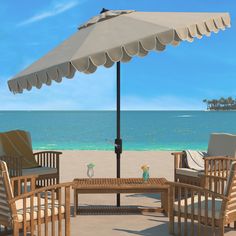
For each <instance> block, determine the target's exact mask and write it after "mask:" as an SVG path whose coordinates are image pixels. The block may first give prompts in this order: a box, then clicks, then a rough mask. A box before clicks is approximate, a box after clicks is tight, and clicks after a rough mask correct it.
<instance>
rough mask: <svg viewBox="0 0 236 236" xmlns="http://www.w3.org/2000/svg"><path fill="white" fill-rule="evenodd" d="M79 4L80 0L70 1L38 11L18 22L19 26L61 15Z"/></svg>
mask: <svg viewBox="0 0 236 236" xmlns="http://www.w3.org/2000/svg"><path fill="white" fill-rule="evenodd" d="M78 4H79V2H78V1H70V2H66V3H59V4H56V5H54V6H53V7H52V8H51V9H50V10H47V11H44V12H41V13H38V14H36V15H34V16H32V17H31V18H29V19H27V20H25V21H22V22H20V23H19V24H18V26H24V25H28V24H31V23H34V22H37V21H41V20H43V19H46V18H48V17H52V16H56V15H59V14H61V13H63V12H65V11H68V10H69V9H71V8H73V7H75V6H77V5H78Z"/></svg>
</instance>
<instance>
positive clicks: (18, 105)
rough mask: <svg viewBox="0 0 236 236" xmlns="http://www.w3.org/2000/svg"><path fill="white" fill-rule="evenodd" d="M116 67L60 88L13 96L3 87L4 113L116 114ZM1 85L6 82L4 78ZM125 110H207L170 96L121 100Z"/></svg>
mask: <svg viewBox="0 0 236 236" xmlns="http://www.w3.org/2000/svg"><path fill="white" fill-rule="evenodd" d="M115 72H116V71H115V67H112V68H110V69H105V68H103V67H99V68H98V70H97V71H96V73H94V74H91V75H85V74H82V73H77V74H76V75H75V77H74V79H71V80H68V79H64V80H63V81H62V82H61V83H60V84H57V83H55V82H54V83H53V84H52V85H51V86H46V85H44V86H43V88H41V89H40V90H39V89H36V88H34V89H32V90H31V91H25V92H24V93H23V94H17V95H13V94H11V93H10V92H9V90H8V88H7V84H6V83H1V85H2V86H0V101H1V102H0V110H115V109H116V73H115ZM1 81H6V78H2V80H1ZM121 109H122V110H199V109H205V105H204V104H203V103H202V101H201V99H198V98H189V97H179V96H175V95H170V94H166V95H164V96H155V97H152V98H150V97H149V98H148V97H145V96H139V95H134V96H131V95H123V96H121Z"/></svg>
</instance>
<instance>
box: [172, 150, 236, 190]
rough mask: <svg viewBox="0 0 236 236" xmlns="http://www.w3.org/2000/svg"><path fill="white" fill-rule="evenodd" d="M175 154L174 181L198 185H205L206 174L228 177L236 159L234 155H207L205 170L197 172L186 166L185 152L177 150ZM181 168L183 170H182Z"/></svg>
mask: <svg viewBox="0 0 236 236" xmlns="http://www.w3.org/2000/svg"><path fill="white" fill-rule="evenodd" d="M173 155H174V181H175V182H180V183H186V184H191V185H196V186H201V187H204V186H205V176H206V175H211V176H220V177H227V176H228V175H229V170H230V165H231V163H232V162H233V161H235V160H236V159H235V158H233V157H223V156H217V157H205V158H204V171H200V172H197V171H195V170H191V169H188V168H186V167H185V166H184V163H185V162H184V161H183V158H184V153H183V152H176V153H173ZM180 170H181V171H180Z"/></svg>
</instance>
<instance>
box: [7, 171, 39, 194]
mask: <svg viewBox="0 0 236 236" xmlns="http://www.w3.org/2000/svg"><path fill="white" fill-rule="evenodd" d="M37 177H38V175H28V176H18V177H12V178H10V181H11V186H12V191H13V193H14V196H15V197H16V196H19V195H21V194H23V193H27V192H29V191H34V190H35V183H36V179H37ZM28 184H30V188H28V187H29V185H28Z"/></svg>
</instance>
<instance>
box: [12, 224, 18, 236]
mask: <svg viewBox="0 0 236 236" xmlns="http://www.w3.org/2000/svg"><path fill="white" fill-rule="evenodd" d="M13 236H19V229H18V227H17V225H16V224H14V225H13Z"/></svg>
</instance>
